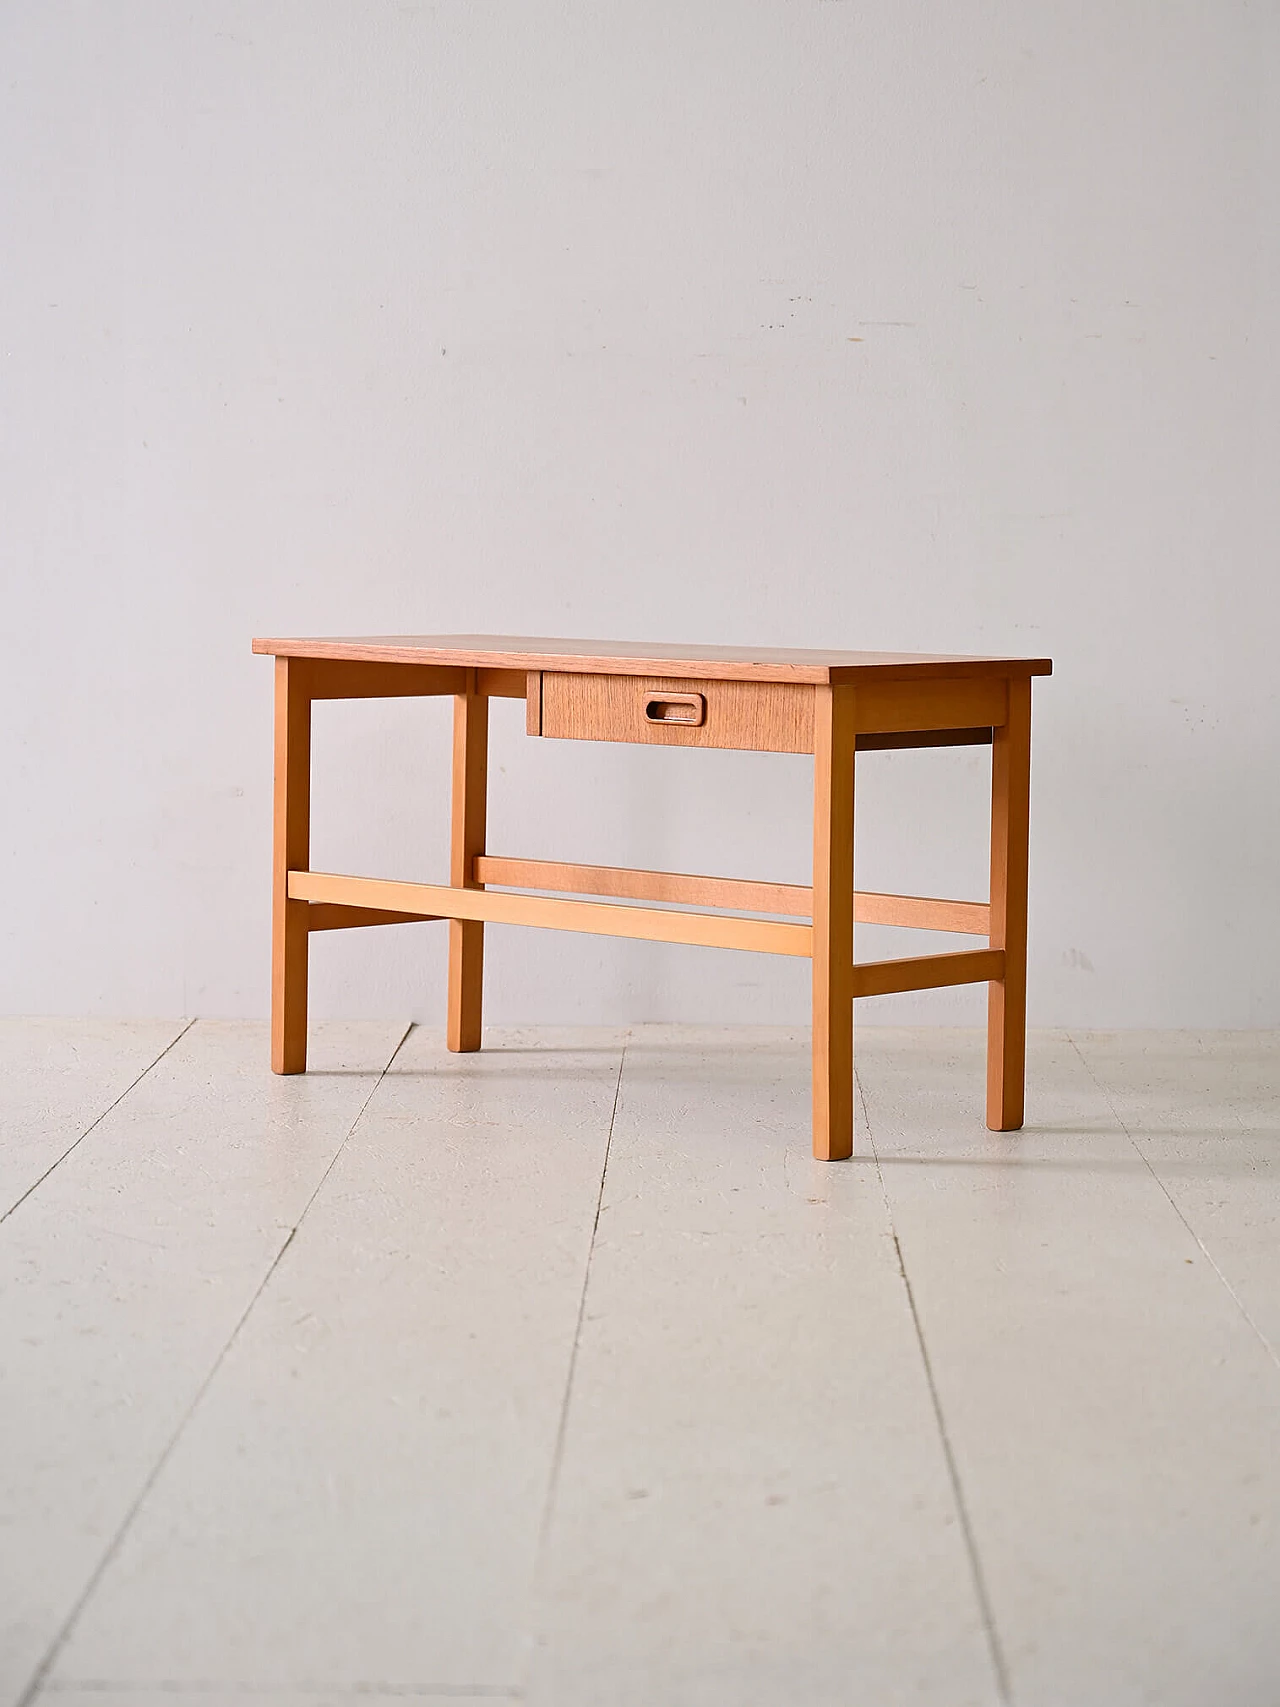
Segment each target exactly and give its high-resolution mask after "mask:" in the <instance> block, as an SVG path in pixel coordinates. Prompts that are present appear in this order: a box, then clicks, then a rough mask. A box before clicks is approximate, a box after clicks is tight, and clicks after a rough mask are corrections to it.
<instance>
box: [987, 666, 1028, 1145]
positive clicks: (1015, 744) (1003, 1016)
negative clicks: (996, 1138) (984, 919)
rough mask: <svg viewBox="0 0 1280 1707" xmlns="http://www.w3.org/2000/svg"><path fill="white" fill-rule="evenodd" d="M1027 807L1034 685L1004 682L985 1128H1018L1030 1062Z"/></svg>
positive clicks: (997, 748)
mask: <svg viewBox="0 0 1280 1707" xmlns="http://www.w3.org/2000/svg"><path fill="white" fill-rule="evenodd" d="M1030 805H1031V681H1030V678H1027V679H1025V680H1021V681H1020V680H1018V679H1016V678H1015V679H1014V680H1012V681H1010V683H1009V721H1008V722H1007V723H1006V724H1005V725H1004V726H1003V728H999V729H997V730H996V731H995V734H994V739H993V742H992V747H991V946H992V948H1002V949H1003V950H1004V977H1003V978H1002V979H1001V980H1000V981H999V982H994V981H993V982H992V984H991V985H990V987H989V994H988V1000H987V1125H988V1127H990V1129H991V1131H992V1132H1016V1131H1017V1129H1018V1128H1019V1127H1020V1126H1021V1125H1022V1113H1023V1109H1022V1104H1023V1086H1024V1081H1025V1078H1026V1057H1027V832H1028V825H1029V817H1030Z"/></svg>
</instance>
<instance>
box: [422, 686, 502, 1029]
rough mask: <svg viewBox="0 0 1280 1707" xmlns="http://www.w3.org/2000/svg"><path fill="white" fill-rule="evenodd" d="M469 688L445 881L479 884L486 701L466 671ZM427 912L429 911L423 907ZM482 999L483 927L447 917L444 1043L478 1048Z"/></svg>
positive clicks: (457, 716) (458, 740)
mask: <svg viewBox="0 0 1280 1707" xmlns="http://www.w3.org/2000/svg"><path fill="white" fill-rule="evenodd" d="M468 675H469V676H470V678H471V679H470V682H469V685H468V691H467V692H466V693H460V694H458V695H457V696H456V697H455V698H454V702H453V815H452V820H451V834H450V842H449V882H450V883H451V884H452V885H453V886H454V887H455V888H459V887H460V888H464V889H474V888H478V887H479V883H478V881H477V879H476V876H475V861H476V855H477V854H482V853H483V852H484V836H485V818H486V814H487V804H488V802H487V796H488V764H489V701H488V700H487V699H486V698H485V696H484V695H483V694H482V693H481V692H480V691H479V687H478V684H477V682H476V680H475V671H468ZM427 910H430V909H427ZM483 1002H484V925H483V924H482V923H480V921H479V919H478V918H475V917H473V918H467V917H465V916H459V915H457V914H454V915H450V916H449V994H448V1020H447V1025H446V1030H445V1042H446V1044H447V1046H448V1048H450V1049H451V1050H453V1051H454V1052H455V1053H458V1054H465V1053H468V1052H470V1051H471V1050H473V1049H479V1047H480V1031H481V1020H482V1008H483Z"/></svg>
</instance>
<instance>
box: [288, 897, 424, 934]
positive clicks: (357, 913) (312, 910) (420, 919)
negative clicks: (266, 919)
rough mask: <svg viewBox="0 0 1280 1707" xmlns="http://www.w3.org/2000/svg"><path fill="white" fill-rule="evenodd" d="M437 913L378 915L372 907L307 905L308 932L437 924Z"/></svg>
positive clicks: (316, 903)
mask: <svg viewBox="0 0 1280 1707" xmlns="http://www.w3.org/2000/svg"><path fill="white" fill-rule="evenodd" d="M439 918H440V915H439V914H438V913H385V912H383V913H380V912H378V910H377V909H376V908H374V907H336V906H333V905H331V904H330V903H329V902H327V901H309V902H308V903H307V929H308V930H309V931H349V930H363V929H365V928H366V927H367V926H369V925H420V924H435V923H438V922H439Z"/></svg>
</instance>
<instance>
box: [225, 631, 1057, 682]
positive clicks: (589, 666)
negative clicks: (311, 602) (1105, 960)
mask: <svg viewBox="0 0 1280 1707" xmlns="http://www.w3.org/2000/svg"><path fill="white" fill-rule="evenodd" d="M253 649H254V651H255V652H265V653H273V654H275V655H276V656H279V657H285V658H347V659H352V660H363V661H365V662H371V663H380V664H464V665H468V666H472V665H475V666H479V667H481V668H484V669H498V670H562V671H572V672H575V673H577V674H585V675H604V676H692V677H699V676H700V677H704V678H708V679H712V680H720V681H746V682H850V681H857V680H858V679H859V678H864V679H865V678H868V677H872V676H874V677H875V678H876V679H877V680H884V679H886V678H898V679H902V680H912V679H919V678H922V677H923V678H927V677H931V676H933V677H939V676H942V677H956V676H1047V675H1049V674H1050V673H1051V671H1052V669H1053V664H1052V662H1051V660H1050V659H1048V658H982V657H977V658H975V657H967V656H959V655H956V656H952V655H948V654H946V653H933V652H835V651H827V650H826V649H825V648H823V649H810V648H801V647H781V646H699V645H675V644H670V643H667V642H657V641H648V640H637V641H630V640H626V641H624V640H551V639H547V638H545V637H542V636H533V637H530V636H525V635H518V634H375V635H363V636H362V635H357V636H328V637H312V638H302V639H294V640H272V639H259V640H255V641H254V643H253Z"/></svg>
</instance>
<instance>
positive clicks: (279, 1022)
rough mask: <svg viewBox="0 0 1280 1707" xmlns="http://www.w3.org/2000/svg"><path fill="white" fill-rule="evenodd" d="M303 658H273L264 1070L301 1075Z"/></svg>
mask: <svg viewBox="0 0 1280 1707" xmlns="http://www.w3.org/2000/svg"><path fill="white" fill-rule="evenodd" d="M305 672H306V661H305V660H304V659H290V658H277V659H276V768H275V824H274V837H273V842H274V847H273V860H272V863H273V871H272V876H273V889H272V907H271V915H272V917H271V924H272V934H271V1070H272V1072H273V1073H305V1072H306V1070H307V903H306V902H305V901H291V900H290V899H289V895H288V888H287V885H288V881H289V873H290V871H306V870H307V868H308V866H309V864H310V847H311V696H310V693H309V691H308V688H307V683H306V674H305Z"/></svg>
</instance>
